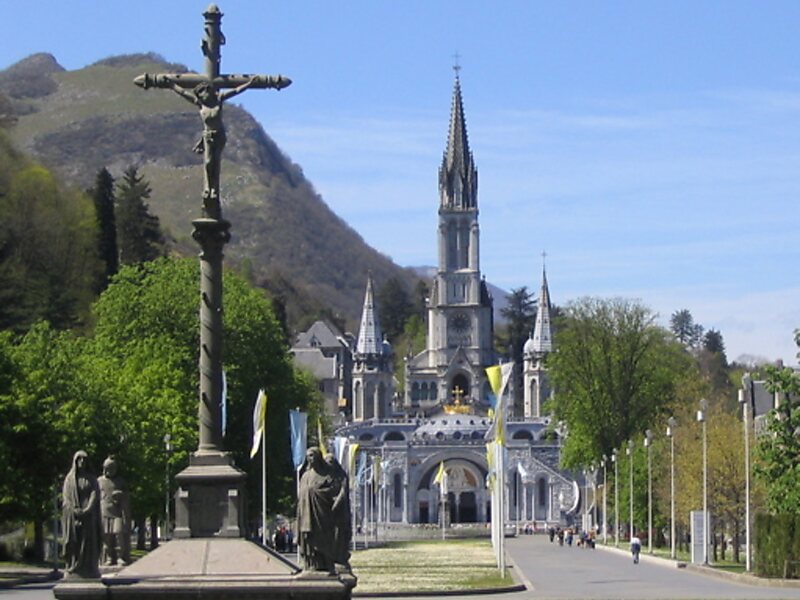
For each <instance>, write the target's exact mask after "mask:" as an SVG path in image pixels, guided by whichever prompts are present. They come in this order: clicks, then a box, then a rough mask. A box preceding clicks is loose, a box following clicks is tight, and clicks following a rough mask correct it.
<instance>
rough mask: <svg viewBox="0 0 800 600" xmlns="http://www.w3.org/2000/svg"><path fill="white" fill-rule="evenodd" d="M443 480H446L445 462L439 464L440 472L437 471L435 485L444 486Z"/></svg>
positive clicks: (434, 479)
mask: <svg viewBox="0 0 800 600" xmlns="http://www.w3.org/2000/svg"><path fill="white" fill-rule="evenodd" d="M443 479H444V461H442V462H440V463H439V470H438V471H436V477H434V478H433V483H436V484H438V485H442V480H443Z"/></svg>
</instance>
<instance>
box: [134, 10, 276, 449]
mask: <svg viewBox="0 0 800 600" xmlns="http://www.w3.org/2000/svg"><path fill="white" fill-rule="evenodd" d="M203 16H204V17H205V36H204V37H203V42H202V44H201V49H202V52H203V55H204V56H205V73H203V74H200V73H156V74H151V73H145V74H143V75H140V76H139V77H137V78H136V79H134V83H135V84H136V85H138V86H139V87H142V88H144V89H150V88H162V89H170V90H172V91H173V92H175V93H176V94H178V95H179V96H181V97H182V98H184V99H185V100H187V101H189V102H191V103H192V104H194V105H195V106H197V108H198V110H199V112H200V119H201V120H202V122H203V134H202V137H201V138H200V141H199V142H198V143H197V144H196V145H195V147H194V150H195V151H196V152H198V153H202V155H203V166H204V187H203V216H202V218H200V219H196V220H195V221H193V222H192V224H193V225H194V232H193V234H192V235H193V237H194V238H195V240H197V242H198V243H199V244H200V247H201V250H202V251H201V254H200V260H201V263H200V265H201V283H200V292H201V302H200V324H201V326H200V408H199V421H200V440H199V446H198V453H199V454H207V453H210V454H215V453H216V454H218V453H221V452H222V337H223V326H222V257H223V253H222V249H223V247H224V245H225V244H226V243H227V242H228V240H229V239H230V233H229V232H228V229H229V228H230V223H228V222H227V221H225V220H224V219H223V218H222V206H221V202H220V191H219V187H220V175H219V174H220V163H221V162H222V150H223V148H224V147H225V127H224V125H223V122H222V106H223V103H224V102H225V100H227V99H228V98H231V97H233V96H235V95H236V94H240V93H241V92H243V91H245V90H246V89H249V88H261V89H264V88H274V89H278V90H280V89H283V88H285V87H287V86H288V85H290V84H291V83H292V82H291V80H290V79H288V78H286V77H282V76H280V75H223V74H220V47H221V46H222V45H223V44H225V36H224V35H223V34H222V30H221V27H220V24H221V21H222V12H220V10H219V8H217V6H216V5H215V4H211V5H210V6H209V7H208V8H207V9H206V11H205V12H204V13H203Z"/></svg>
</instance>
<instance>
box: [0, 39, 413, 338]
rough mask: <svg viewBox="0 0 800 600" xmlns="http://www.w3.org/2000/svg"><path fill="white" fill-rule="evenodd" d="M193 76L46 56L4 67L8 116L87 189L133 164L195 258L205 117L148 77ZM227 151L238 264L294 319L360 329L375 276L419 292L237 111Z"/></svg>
mask: <svg viewBox="0 0 800 600" xmlns="http://www.w3.org/2000/svg"><path fill="white" fill-rule="evenodd" d="M166 70H168V71H177V70H181V71H185V70H186V68H185V67H183V66H181V65H174V64H169V63H167V62H166V61H164V60H163V59H162V58H160V57H159V56H157V55H154V54H140V55H130V56H119V57H113V58H108V59H105V60H101V61H99V62H97V63H95V64H93V65H90V66H88V67H86V68H83V69H78V70H74V71H67V70H65V69H63V68H62V67H61V66H60V65H59V64H58V62H57V61H56V59H55V58H54V57H53V56H51V55H49V54H36V55H33V56H30V57H28V58H26V59H24V60H22V61H20V62H19V63H16V64H14V65H12V66H11V67H8V68H7V69H5V70H4V71H0V118H2V119H3V121H4V122H6V123H8V122H12V123H13V125H11V129H10V133H11V136H12V138H13V139H14V141H15V142H16V143H17V144H18V145H19V147H20V148H21V149H23V150H24V151H26V152H28V153H29V154H31V155H32V156H34V157H35V158H36V159H37V160H39V161H40V162H42V163H43V164H44V165H45V166H47V167H48V168H50V169H52V170H54V171H55V172H57V173H58V174H59V175H61V176H62V177H65V178H66V179H67V180H68V181H71V182H72V183H74V184H76V185H78V186H80V187H82V188H88V187H89V186H91V185H92V183H93V180H94V177H95V175H96V173H97V171H98V170H99V169H100V168H102V167H107V168H108V169H109V171H111V173H112V175H113V176H114V177H120V176H121V174H122V172H123V170H124V169H125V168H127V167H128V166H131V165H136V166H138V167H139V170H140V173H143V174H144V175H145V177H146V178H147V179H148V180H149V181H150V184H151V187H152V190H153V193H152V196H151V198H150V201H149V205H150V209H151V211H152V212H153V213H154V214H156V215H158V217H159V219H160V220H161V224H162V227H163V228H164V229H165V231H166V232H167V233H168V235H169V236H170V237H171V238H172V239H173V240H174V243H173V245H174V248H175V250H176V251H177V252H180V253H183V254H195V253H197V251H198V247H197V245H196V244H195V242H194V241H193V240H192V239H191V220H192V219H194V218H197V217H199V216H200V207H201V198H200V194H201V189H202V172H201V169H202V167H201V157H199V156H198V155H196V154H194V153H193V152H192V151H191V149H192V147H193V145H194V143H195V141H196V140H197V138H198V137H199V134H200V122H199V118H198V115H197V114H196V111H195V110H194V109H193V107H192V106H191V105H189V104H188V103H187V102H186V101H185V100H183V99H181V98H179V97H178V96H177V95H175V94H171V93H169V92H167V91H161V92H154V91H150V92H143V91H142V90H141V89H139V88H137V87H136V86H134V85H133V83H132V82H133V78H134V77H136V76H137V75H140V74H141V73H144V72H163V71H166ZM225 120H226V129H227V134H228V143H227V145H226V147H225V154H224V159H223V165H222V174H223V175H222V186H221V192H222V201H223V211H224V215H225V218H226V219H227V220H229V221H230V222H231V223H232V227H231V233H232V236H233V237H232V240H231V243H230V244H229V245H228V246H226V251H225V253H226V259H227V264H229V265H232V264H233V265H238V266H239V267H240V268H242V269H243V270H245V271H247V272H249V273H252V279H253V281H254V282H255V283H256V284H257V285H260V286H262V287H265V288H267V289H268V290H270V291H271V292H272V293H273V295H276V296H279V297H282V298H283V299H284V300H285V303H286V307H287V313H288V317H289V321H290V322H295V323H296V322H298V320H301V319H302V317H303V316H305V315H308V314H310V313H313V312H315V311H318V310H319V309H322V308H328V309H330V311H331V312H332V313H333V314H334V315H338V316H340V317H342V318H343V319H344V320H346V321H347V323H348V325H349V326H350V327H354V326H355V325H356V320H357V319H358V316H359V314H360V309H361V304H362V302H363V295H364V289H365V285H366V279H367V273H368V272H372V275H373V277H374V278H375V280H376V283H377V285H378V286H380V285H381V284H382V283H383V282H384V281H386V280H388V279H389V278H391V277H398V278H399V279H400V280H401V281H404V282H407V283H408V286H409V289H412V286H413V282H414V281H415V279H416V277H415V275H414V274H413V273H412V272H411V271H409V270H406V269H402V268H401V267H399V266H397V265H395V264H394V263H393V262H392V261H391V260H389V259H388V258H387V257H385V256H384V255H382V254H380V253H379V252H378V251H376V250H375V249H373V248H371V247H370V246H368V245H367V244H366V243H365V242H364V241H363V239H362V238H361V237H360V236H359V234H358V233H357V232H355V231H354V230H353V229H352V228H351V227H350V226H348V225H347V223H345V222H344V221H343V220H342V219H340V218H339V217H338V216H336V214H334V213H333V211H331V209H330V208H329V207H328V206H327V205H326V204H325V202H324V201H323V200H322V198H321V197H320V195H319V194H317V193H316V191H315V190H314V187H313V185H312V184H311V183H310V182H309V181H308V180H306V178H305V177H304V176H303V172H302V169H301V168H300V167H299V166H298V165H297V164H295V163H293V162H292V161H291V160H290V159H289V158H288V157H287V156H286V155H284V154H283V152H281V150H280V149H279V148H278V147H277V145H276V144H275V143H274V142H273V141H272V139H270V137H269V136H268V135H267V134H266V133H265V132H264V130H263V129H262V128H261V126H260V125H259V124H258V123H257V122H256V121H255V119H253V117H252V116H251V115H250V114H249V113H248V112H247V111H245V110H244V109H242V108H240V107H238V106H236V105H235V104H231V105H228V106H227V107H226V111H225Z"/></svg>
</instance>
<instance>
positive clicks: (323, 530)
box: [297, 447, 350, 575]
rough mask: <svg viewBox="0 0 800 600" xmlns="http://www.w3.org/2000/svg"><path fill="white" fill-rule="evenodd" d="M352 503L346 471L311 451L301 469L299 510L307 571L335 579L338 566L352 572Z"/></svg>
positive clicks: (313, 449) (317, 452) (303, 564)
mask: <svg viewBox="0 0 800 600" xmlns="http://www.w3.org/2000/svg"><path fill="white" fill-rule="evenodd" d="M337 467H338V469H337ZM349 502H350V499H349V497H348V488H347V475H346V473H345V472H344V470H343V469H342V468H341V466H340V465H339V464H338V463H337V462H336V461H335V460H333V461H332V462H326V461H325V460H324V459H323V457H322V453H321V452H320V449H319V448H316V447H314V448H309V449H308V451H307V452H306V460H305V463H304V464H303V466H302V468H301V475H300V488H299V494H298V506H297V522H298V545H299V550H300V558H301V562H302V566H303V570H304V571H320V572H326V573H328V574H331V575H334V574H336V564H337V563H339V564H342V565H344V566H345V567H346V568H349V564H348V563H349V550H348V549H347V547H348V546H349V543H350V536H349V535H348V533H349V530H350V525H349V520H350V517H349V515H350V506H349ZM345 520H346V521H347V523H345V522H344V521H345ZM343 546H344V548H345V549H344V550H343Z"/></svg>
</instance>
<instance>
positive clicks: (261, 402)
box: [250, 390, 267, 458]
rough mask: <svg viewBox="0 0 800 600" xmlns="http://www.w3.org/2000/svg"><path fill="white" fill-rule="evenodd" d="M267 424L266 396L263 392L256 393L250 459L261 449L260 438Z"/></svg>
mask: <svg viewBox="0 0 800 600" xmlns="http://www.w3.org/2000/svg"><path fill="white" fill-rule="evenodd" d="M266 422H267V394H266V393H264V390H259V391H258V398H256V406H255V408H254V409H253V445H252V447H251V448H250V458H253V457H254V456H255V455H256V454H258V449H259V447H261V438H262V437H263V434H264V426H265V425H266Z"/></svg>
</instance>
